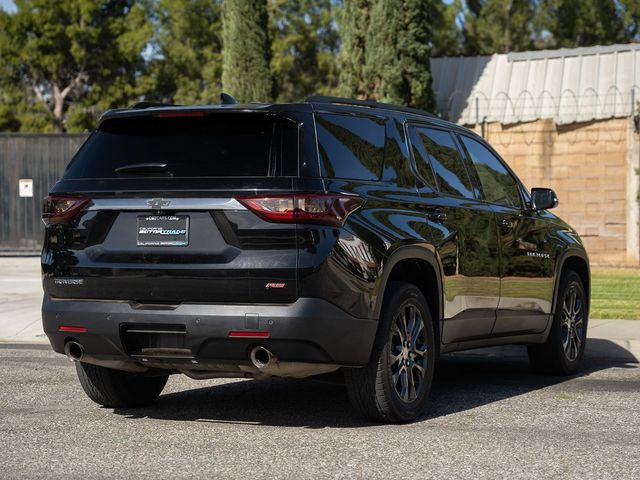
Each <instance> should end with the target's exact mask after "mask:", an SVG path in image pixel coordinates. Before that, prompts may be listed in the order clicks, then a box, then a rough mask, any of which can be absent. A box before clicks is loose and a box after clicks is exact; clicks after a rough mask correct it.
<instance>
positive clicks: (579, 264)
mask: <svg viewBox="0 0 640 480" xmlns="http://www.w3.org/2000/svg"><path fill="white" fill-rule="evenodd" d="M565 270H573V271H574V272H576V273H577V274H578V276H579V277H580V280H582V285H584V291H585V293H586V294H587V298H591V295H590V291H591V278H590V277H589V266H588V265H587V262H586V261H585V260H584V259H583V258H580V257H569V258H567V259H566V260H565V261H564V263H563V264H562V271H563V272H564V271H565Z"/></svg>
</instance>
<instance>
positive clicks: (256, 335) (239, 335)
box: [229, 332, 269, 338]
mask: <svg viewBox="0 0 640 480" xmlns="http://www.w3.org/2000/svg"><path fill="white" fill-rule="evenodd" d="M229 337H231V338H269V332H229Z"/></svg>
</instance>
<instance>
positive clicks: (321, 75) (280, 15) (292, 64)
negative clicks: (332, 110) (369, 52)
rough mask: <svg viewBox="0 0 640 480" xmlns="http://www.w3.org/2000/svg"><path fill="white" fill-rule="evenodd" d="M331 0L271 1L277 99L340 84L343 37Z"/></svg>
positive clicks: (327, 92)
mask: <svg viewBox="0 0 640 480" xmlns="http://www.w3.org/2000/svg"><path fill="white" fill-rule="evenodd" d="M336 12H337V7H336V6H335V5H334V4H333V3H332V1H331V0H270V2H269V32H270V37H271V42H272V43H271V52H272V58H271V71H272V72H273V75H274V77H275V81H276V92H277V95H276V100H277V101H279V102H291V101H296V100H303V99H304V98H306V97H307V96H309V95H312V94H314V93H318V94H321V95H330V94H332V93H334V90H335V89H336V87H337V83H338V82H337V75H338V69H337V65H336V61H335V57H336V55H337V53H338V50H339V36H338V31H337V28H336V24H335V21H334V17H335V15H336Z"/></svg>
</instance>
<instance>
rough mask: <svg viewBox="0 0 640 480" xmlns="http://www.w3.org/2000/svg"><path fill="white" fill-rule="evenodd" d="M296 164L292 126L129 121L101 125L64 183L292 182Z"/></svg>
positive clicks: (240, 118)
mask: <svg viewBox="0 0 640 480" xmlns="http://www.w3.org/2000/svg"><path fill="white" fill-rule="evenodd" d="M297 159H298V132H297V126H295V125H294V124H293V123H292V122H289V121H287V120H285V119H276V118H274V117H267V116H265V115H254V114H231V113H225V114H214V115H207V116H203V117H200V116H194V117H158V116H143V117H129V118H120V119H113V120H107V121H106V122H104V123H103V125H102V126H101V127H100V129H99V130H97V131H95V132H94V133H93V134H92V135H91V136H90V137H89V139H88V140H87V141H86V143H85V144H84V145H83V147H82V148H81V149H80V151H79V152H78V154H77V155H76V157H75V158H74V159H73V161H72V162H71V163H70V164H69V167H68V169H67V171H66V173H65V178H67V179H71V178H124V177H132V176H141V175H142V176H145V177H149V176H173V177H245V176H251V177H267V176H295V175H297V170H298V160H297ZM146 164H151V165H158V164H166V166H165V167H162V168H155V169H154V168H149V165H147V166H146V167H145V166H144V165H146ZM136 165H142V167H140V168H136V167H135V166H136ZM123 167H128V168H123ZM117 169H120V172H116V170H117Z"/></svg>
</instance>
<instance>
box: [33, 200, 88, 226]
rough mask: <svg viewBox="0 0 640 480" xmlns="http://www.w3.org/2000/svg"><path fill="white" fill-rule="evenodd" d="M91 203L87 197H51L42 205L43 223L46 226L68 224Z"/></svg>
mask: <svg viewBox="0 0 640 480" xmlns="http://www.w3.org/2000/svg"><path fill="white" fill-rule="evenodd" d="M87 203H89V199H88V198H86V197H69V196H64V195H55V194H54V195H49V196H48V197H46V198H45V199H44V202H43V204H42V221H43V222H44V224H45V225H53V224H58V223H66V222H68V221H69V220H71V219H72V218H73V217H75V216H76V215H77V214H78V213H79V212H80V210H82V209H83V208H84V207H85V205H86V204H87Z"/></svg>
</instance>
